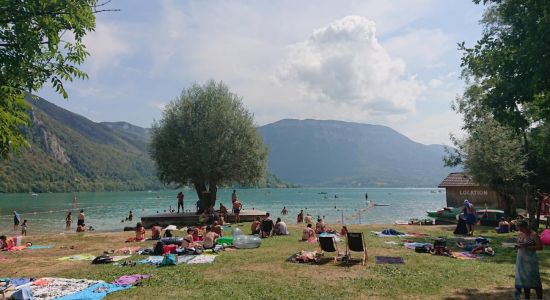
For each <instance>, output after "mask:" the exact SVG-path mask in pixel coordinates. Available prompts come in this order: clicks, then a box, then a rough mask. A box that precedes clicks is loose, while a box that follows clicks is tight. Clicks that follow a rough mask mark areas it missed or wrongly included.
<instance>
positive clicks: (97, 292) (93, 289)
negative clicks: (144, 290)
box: [56, 282, 132, 300]
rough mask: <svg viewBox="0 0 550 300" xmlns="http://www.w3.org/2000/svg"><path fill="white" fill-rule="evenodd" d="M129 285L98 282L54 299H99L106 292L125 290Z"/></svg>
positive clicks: (105, 294)
mask: <svg viewBox="0 0 550 300" xmlns="http://www.w3.org/2000/svg"><path fill="white" fill-rule="evenodd" d="M131 287H132V286H131V285H116V284H112V283H106V282H99V283H96V284H94V285H91V286H90V287H88V288H86V289H83V290H82V291H80V292H76V293H72V294H69V295H66V296H63V297H59V298H56V300H100V299H103V298H104V297H105V296H107V294H110V293H112V292H117V291H122V290H126V289H129V288H131Z"/></svg>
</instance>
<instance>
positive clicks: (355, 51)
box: [37, 0, 483, 144]
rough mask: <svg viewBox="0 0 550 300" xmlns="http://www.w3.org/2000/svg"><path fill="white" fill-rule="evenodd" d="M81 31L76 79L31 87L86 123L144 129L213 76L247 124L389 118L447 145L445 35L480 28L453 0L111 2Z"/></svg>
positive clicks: (456, 66) (452, 127)
mask: <svg viewBox="0 0 550 300" xmlns="http://www.w3.org/2000/svg"><path fill="white" fill-rule="evenodd" d="M109 8H112V9H113V8H116V9H120V11H118V12H104V13H100V14H97V19H96V29H95V31H94V32H92V33H89V34H88V35H87V36H86V38H85V44H86V47H87V50H88V51H89V53H90V56H89V57H88V58H87V59H86V61H85V63H84V64H83V65H82V66H81V69H83V70H84V71H85V72H87V73H88V75H89V78H88V79H86V80H75V81H73V82H68V83H66V84H65V87H66V88H67V90H68V92H69V99H68V100H65V99H63V98H62V97H61V96H60V95H58V94H56V93H55V92H54V91H53V90H52V89H51V88H49V87H44V88H43V89H42V90H40V91H39V92H38V93H37V94H38V95H39V96H41V97H43V98H45V99H47V100H49V101H51V102H53V103H55V104H56V105H59V106H62V107H64V108H66V109H68V110H70V111H72V112H75V113H77V114H81V115H83V116H85V117H87V118H89V119H91V120H93V121H96V122H100V121H126V122H129V123H132V124H135V125H138V126H142V127H150V126H151V124H152V123H153V121H154V120H159V119H161V118H162V110H163V108H164V107H165V105H166V104H167V103H169V102H170V101H173V100H174V99H176V98H177V97H178V96H179V94H180V93H181V91H182V90H183V89H185V88H187V87H189V86H190V85H192V84H193V83H198V84H203V83H204V82H206V81H207V80H209V79H214V80H216V81H223V82H224V83H226V84H227V85H228V86H229V87H230V90H231V91H232V92H234V93H236V94H237V95H239V96H241V97H242V101H243V103H244V106H245V107H246V108H247V109H248V110H249V111H250V112H252V113H253V114H254V118H255V121H256V123H257V125H265V124H268V123H272V122H276V121H278V120H281V119H287V118H293V119H319V120H342V121H348V122H358V123H368V124H379V125H385V126H389V127H391V128H393V129H395V130H397V131H398V132H400V133H402V134H404V135H406V136H408V137H409V138H411V139H412V140H414V141H417V142H420V143H423V144H449V133H450V132H455V133H458V132H459V129H460V125H461V118H460V116H459V115H456V114H455V112H453V111H452V110H451V102H452V101H453V100H454V99H455V98H456V97H457V96H458V95H460V94H461V92H462V91H463V89H464V81H463V80H462V79H461V78H460V72H461V68H460V57H461V53H460V52H459V51H458V50H457V43H459V42H462V41H465V42H466V45H470V46H472V45H473V44H474V43H475V42H476V40H477V39H479V37H480V35H481V27H480V25H479V20H480V18H481V16H482V13H483V6H481V5H475V4H474V3H472V2H470V1H465V0H445V1H440V0H403V1H400V0H392V1H386V0H381V1H369V0H366V1H297V0H293V1H284V0H283V1H214V0H212V1H170V0H165V1H148V0H114V1H113V2H111V3H110V4H109Z"/></svg>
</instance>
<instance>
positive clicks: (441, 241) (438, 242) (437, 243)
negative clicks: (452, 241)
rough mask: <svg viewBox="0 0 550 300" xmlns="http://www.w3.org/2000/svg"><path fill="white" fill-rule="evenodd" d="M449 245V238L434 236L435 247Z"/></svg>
mask: <svg viewBox="0 0 550 300" xmlns="http://www.w3.org/2000/svg"><path fill="white" fill-rule="evenodd" d="M445 247H447V240H446V239H445V238H444V237H438V238H434V249H436V248H445Z"/></svg>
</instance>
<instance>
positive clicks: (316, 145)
mask: <svg viewBox="0 0 550 300" xmlns="http://www.w3.org/2000/svg"><path fill="white" fill-rule="evenodd" d="M35 98H37V97H32V98H31V97H30V96H29V97H28V99H27V100H28V101H29V103H31V105H32V110H31V112H30V116H31V118H32V125H31V126H30V127H28V128H27V129H26V134H27V136H28V139H29V143H30V147H29V148H28V149H26V150H23V151H22V152H21V153H19V154H15V155H12V157H10V159H8V160H4V161H1V164H0V192H72V191H115V190H153V189H161V188H165V186H164V185H163V184H161V183H160V182H159V181H158V179H157V177H156V170H155V166H154V163H153V161H152V160H151V159H150V157H149V155H148V150H147V147H148V141H149V135H150V132H149V129H147V128H142V127H139V126H135V125H132V124H130V123H127V122H99V123H98V122H93V121H91V120H89V119H87V118H85V117H83V116H80V115H78V114H75V113H72V112H70V111H67V110H65V109H63V108H60V107H58V106H56V105H54V104H52V103H50V102H48V101H46V100H44V99H41V98H40V99H35ZM259 131H260V133H261V135H262V136H263V138H264V142H265V143H266V144H267V145H268V147H269V157H268V166H269V168H268V169H269V171H270V173H269V174H268V176H267V177H266V178H267V179H266V180H265V181H264V182H263V183H262V184H261V186H269V187H288V186H289V185H288V184H286V183H285V182H283V181H286V182H291V183H293V184H300V185H307V186H355V187H360V186H361V187H362V186H391V187H396V186H429V187H433V186H436V185H437V184H438V183H439V182H440V181H441V180H442V178H444V177H445V175H446V174H447V173H448V172H449V170H446V169H444V168H443V163H442V157H443V146H441V145H422V144H420V143H416V142H414V141H412V140H410V139H408V138H407V137H405V136H403V135H401V134H399V133H398V132H396V131H394V130H393V129H391V128H389V127H385V126H379V125H368V124H358V123H348V122H341V121H318V120H281V121H278V122H275V123H272V124H268V125H265V126H261V127H259ZM279 178H280V179H282V180H283V181H281V180H280V179H279Z"/></svg>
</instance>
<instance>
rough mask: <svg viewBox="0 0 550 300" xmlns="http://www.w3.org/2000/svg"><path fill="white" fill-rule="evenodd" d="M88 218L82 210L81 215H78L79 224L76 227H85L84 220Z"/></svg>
mask: <svg viewBox="0 0 550 300" xmlns="http://www.w3.org/2000/svg"><path fill="white" fill-rule="evenodd" d="M85 217H86V215H84V210H83V209H81V210H80V213H78V217H77V223H76V225H77V226H78V225H80V226H84V218H85Z"/></svg>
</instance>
